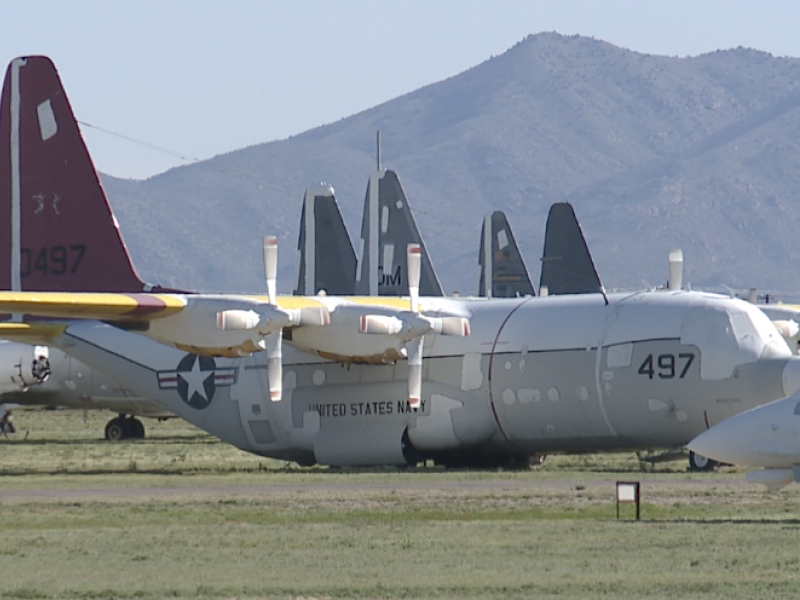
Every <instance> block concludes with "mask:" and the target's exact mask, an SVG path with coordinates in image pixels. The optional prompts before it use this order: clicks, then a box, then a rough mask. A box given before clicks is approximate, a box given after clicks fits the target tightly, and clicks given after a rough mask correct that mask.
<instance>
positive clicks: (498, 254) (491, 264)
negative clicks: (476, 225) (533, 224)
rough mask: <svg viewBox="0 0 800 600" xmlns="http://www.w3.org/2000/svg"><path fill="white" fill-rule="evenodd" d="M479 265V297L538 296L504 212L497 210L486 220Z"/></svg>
mask: <svg viewBox="0 0 800 600" xmlns="http://www.w3.org/2000/svg"><path fill="white" fill-rule="evenodd" d="M478 266H479V268H480V275H479V278H478V296H483V297H485V298H514V297H518V296H535V295H536V291H535V290H534V289H533V284H532V283H531V278H530V275H528V268H527V267H526V266H525V261H524V260H523V258H522V254H521V253H520V251H519V248H518V247H517V242H516V240H515V239H514V234H513V232H512V231H511V225H509V223H508V219H506V215H505V213H503V212H502V211H499V210H496V211H494V212H491V213H488V214H487V215H486V216H485V217H484V218H483V226H482V227H481V244H480V251H479V252H478Z"/></svg>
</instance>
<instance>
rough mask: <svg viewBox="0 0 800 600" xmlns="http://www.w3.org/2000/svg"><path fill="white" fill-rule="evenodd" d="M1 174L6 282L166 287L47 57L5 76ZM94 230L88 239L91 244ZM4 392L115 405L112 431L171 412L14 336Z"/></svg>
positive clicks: (132, 428) (138, 427) (5, 345)
mask: <svg viewBox="0 0 800 600" xmlns="http://www.w3.org/2000/svg"><path fill="white" fill-rule="evenodd" d="M0 181H2V182H4V185H3V186H2V187H0V214H3V215H4V218H3V219H2V222H3V225H4V226H3V228H2V229H0V257H2V259H0V287H2V289H6V290H30V291H33V290H52V289H57V290H63V291H98V292H101V291H116V292H120V291H122V292H130V293H136V292H142V291H145V290H146V291H158V290H159V289H160V290H161V291H166V290H163V289H161V288H158V287H157V286H151V285H146V284H144V283H143V282H142V281H141V279H140V278H139V276H138V275H137V274H136V272H135V270H134V269H133V267H132V265H131V262H130V259H129V256H128V252H127V249H126V248H125V244H124V242H123V241H122V238H121V237H120V233H119V230H118V227H117V225H116V221H115V220H114V217H113V215H112V214H111V210H110V208H109V206H108V203H107V202H106V198H105V194H104V193H103V190H102V187H101V185H100V181H99V179H98V177H97V173H96V171H95V169H94V166H93V165H92V162H91V158H90V157H89V154H88V152H87V150H86V147H85V145H84V143H83V140H82V138H81V134H80V131H79V130H78V126H77V123H76V122H75V119H74V117H73V114H72V110H71V108H70V105H69V101H68V99H67V97H66V95H65V94H64V93H63V88H62V87H61V82H60V81H59V79H58V75H57V74H56V72H55V69H54V68H53V67H52V64H51V63H50V62H49V61H43V60H39V59H32V60H31V61H29V62H27V63H26V61H24V60H18V61H14V62H13V63H12V64H11V66H10V67H9V70H8V72H7V74H6V78H5V81H4V84H3V94H2V102H1V103H0ZM55 223H57V224H58V228H55V227H53V225H54V224H55ZM89 237H91V246H87V245H86V243H85V242H86V240H87V239H89ZM34 341H35V340H34ZM0 393H2V400H0V401H2V402H4V403H5V402H13V403H16V404H21V405H40V404H46V405H49V404H58V405H63V406H69V407H74V408H83V409H87V408H103V409H109V410H112V411H114V412H117V413H119V416H118V417H116V418H114V419H111V420H110V421H109V422H108V424H107V425H106V429H105V433H106V437H107V438H109V439H121V438H125V437H143V436H144V426H143V425H142V423H141V421H139V420H138V419H136V418H134V417H133V416H132V415H138V416H151V417H158V418H164V417H168V416H171V413H169V412H168V411H166V410H165V409H164V408H163V407H162V406H160V405H158V404H155V403H153V402H152V401H150V400H148V399H147V398H145V397H139V396H137V395H136V394H134V393H133V392H132V391H131V390H130V389H128V388H125V387H124V386H122V385H121V384H119V383H118V382H116V381H114V380H112V379H111V378H109V377H108V376H106V375H105V374H103V373H101V372H98V371H96V370H95V369H93V368H92V367H90V366H88V365H86V364H83V363H81V362H80V361H78V360H77V359H75V358H72V357H69V356H68V355H66V354H64V353H63V352H62V351H61V350H58V349H57V348H46V347H34V346H30V345H27V344H22V343H17V342H9V341H4V342H0Z"/></svg>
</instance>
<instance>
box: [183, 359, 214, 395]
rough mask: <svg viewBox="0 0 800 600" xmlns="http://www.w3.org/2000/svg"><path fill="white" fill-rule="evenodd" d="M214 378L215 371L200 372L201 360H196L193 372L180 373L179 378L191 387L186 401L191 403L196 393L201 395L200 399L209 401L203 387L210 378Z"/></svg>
mask: <svg viewBox="0 0 800 600" xmlns="http://www.w3.org/2000/svg"><path fill="white" fill-rule="evenodd" d="M213 376H214V371H201V370H200V359H199V358H196V359H195V361H194V365H192V370H191V371H179V372H178V377H180V378H181V379H183V380H184V381H185V382H186V385H187V386H189V387H188V390H187V392H186V401H187V402H188V401H191V399H192V397H193V396H194V393H195V392H197V393H198V394H200V397H201V398H203V399H204V400H208V397H207V396H206V389H205V387H203V384H204V383H205V382H206V380H207V379H208V378H209V377H213Z"/></svg>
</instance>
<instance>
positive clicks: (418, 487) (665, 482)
mask: <svg viewBox="0 0 800 600" xmlns="http://www.w3.org/2000/svg"><path fill="white" fill-rule="evenodd" d="M619 480H634V481H635V480H636V478H635V477H621V478H620V479H619ZM619 480H618V479H600V480H588V481H586V480H582V481H580V485H581V486H583V488H600V487H604V488H608V489H610V490H611V489H613V488H614V485H615V483H616V482H617V481H619ZM576 484H577V482H576V480H575V479H574V478H572V479H541V480H525V481H520V480H502V479H497V480H483V481H397V482H391V483H332V482H325V483H305V484H261V485H199V486H168V487H109V488H86V489H56V488H53V489H47V488H45V489H30V490H3V489H0V502H35V501H42V500H81V499H84V500H90V499H92V500H98V499H111V498H139V499H144V498H158V497H168V496H178V495H180V496H187V495H189V496H263V495H270V494H275V495H283V494H297V493H302V492H310V493H325V492H328V493H335V492H346V493H353V492H399V491H426V490H429V491H478V492H481V491H483V492H491V491H494V490H496V491H500V490H519V491H524V490H532V491H535V490H539V491H544V490H547V489H553V490H558V489H566V488H573V487H575V485H576ZM641 485H642V492H643V493H644V492H645V491H646V490H647V489H652V488H661V487H667V486H671V487H680V486H690V487H695V486H697V487H701V486H714V487H715V488H717V489H719V488H720V487H730V488H734V489H735V488H742V487H745V486H747V487H752V486H753V484H750V483H748V482H746V481H745V479H744V477H741V478H736V479H730V478H725V479H722V478H720V479H714V478H713V477H709V478H704V479H646V480H642V481H641Z"/></svg>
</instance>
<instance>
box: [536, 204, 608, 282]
mask: <svg viewBox="0 0 800 600" xmlns="http://www.w3.org/2000/svg"><path fill="white" fill-rule="evenodd" d="M543 287H545V288H546V289H547V292H548V293H549V294H597V293H600V294H605V292H604V290H603V284H602V283H600V278H599V277H598V276H597V270H596V269H595V267H594V261H592V255H591V254H589V248H588V247H587V246H586V239H585V238H584V237H583V232H582V231H581V226H580V224H579V223H578V219H577V218H576V217H575V211H574V210H573V209H572V205H571V204H569V203H567V202H559V203H557V204H553V206H551V207H550V214H549V215H548V216H547V228H546V229H545V234H544V255H543V256H542V276H541V279H540V280H539V289H540V291H541V290H542V288H543ZM542 293H544V292H542Z"/></svg>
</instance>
